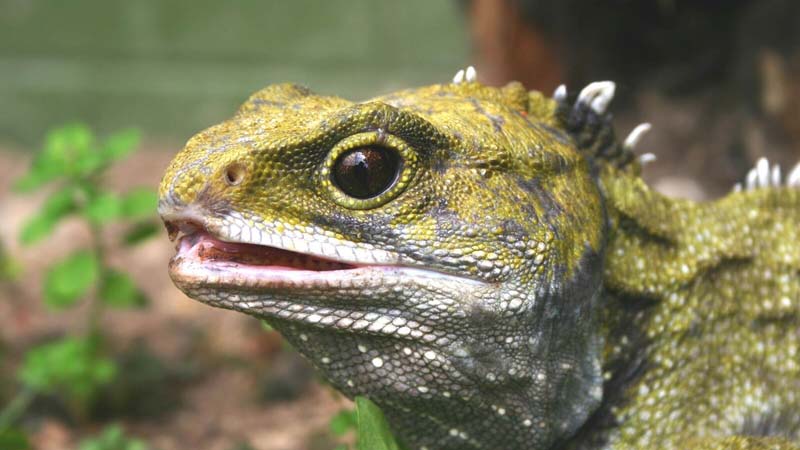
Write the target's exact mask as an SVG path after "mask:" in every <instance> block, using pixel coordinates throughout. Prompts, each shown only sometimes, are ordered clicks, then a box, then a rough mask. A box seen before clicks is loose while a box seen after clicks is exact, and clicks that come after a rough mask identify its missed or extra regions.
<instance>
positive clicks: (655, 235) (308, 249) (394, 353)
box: [159, 71, 800, 450]
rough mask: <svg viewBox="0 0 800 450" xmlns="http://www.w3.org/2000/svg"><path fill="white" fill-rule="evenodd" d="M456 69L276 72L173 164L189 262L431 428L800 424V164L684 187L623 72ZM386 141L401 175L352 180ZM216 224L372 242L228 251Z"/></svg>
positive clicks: (401, 421)
mask: <svg viewBox="0 0 800 450" xmlns="http://www.w3.org/2000/svg"><path fill="white" fill-rule="evenodd" d="M455 81H456V82H454V83H452V84H444V85H435V86H429V87H424V88H419V89H414V90H408V91H402V92H398V93H395V94H391V95H388V96H385V97H380V98H376V99H373V100H369V101H366V102H363V103H351V102H349V101H346V100H343V99H340V98H336V97H322V96H317V95H314V94H312V93H311V92H309V91H307V90H306V89H304V88H301V87H298V86H294V85H277V86H272V87H269V88H266V89H264V90H262V91H260V92H258V93H256V94H255V95H253V96H252V97H251V98H250V99H249V100H248V101H247V102H246V103H245V104H244V105H243V106H242V107H241V108H240V110H239V111H238V113H237V114H236V115H235V116H234V117H233V118H232V119H230V120H228V121H226V122H223V123H221V124H219V125H216V126H214V127H211V128H209V129H207V130H205V131H203V132H201V133H200V134H198V135H197V136H195V137H193V138H192V139H191V140H190V141H189V142H188V143H187V144H186V147H185V148H184V149H183V150H182V151H181V152H180V153H179V154H178V155H177V156H176V158H175V160H174V161H173V162H172V164H171V165H170V167H169V168H168V170H167V173H166V174H165V176H164V179H163V181H162V184H161V189H160V197H161V198H160V204H159V210H160V213H161V215H162V217H163V218H164V220H165V222H166V223H167V226H168V228H169V229H170V231H171V233H172V234H173V235H174V234H176V233H177V230H178V229H179V228H183V229H184V230H185V231H187V232H188V233H189V234H190V235H189V236H187V237H184V238H183V240H182V243H181V250H180V252H179V254H178V256H176V258H174V259H173V261H172V263H171V271H170V273H171V276H172V278H173V280H174V281H175V283H176V284H177V285H178V287H180V288H181V289H182V290H183V291H184V292H186V294H187V295H189V296H190V297H192V298H195V299H197V300H200V301H203V302H206V303H208V304H211V305H214V306H218V307H222V308H228V309H235V310H238V311H242V312H245V313H247V314H250V315H254V316H257V317H261V318H264V319H267V320H268V321H269V322H270V323H271V324H273V326H274V327H275V328H277V329H278V330H279V331H280V332H281V333H283V335H284V336H285V337H286V339H288V340H289V342H291V344H292V345H294V346H295V348H297V350H298V351H300V352H301V353H302V354H303V355H305V356H306V357H307V358H308V359H309V360H310V361H311V362H312V363H313V364H314V365H315V366H316V368H317V369H318V370H319V371H320V372H321V373H322V374H323V376H325V377H326V378H327V379H328V380H329V381H330V382H331V383H332V384H333V385H334V386H335V387H336V388H337V389H339V390H341V391H342V392H344V393H345V394H346V395H347V396H349V397H354V396H357V395H364V396H368V397H369V398H371V399H372V400H373V401H375V402H376V403H377V404H378V405H380V406H381V408H382V409H383V410H384V412H385V413H386V415H387V417H388V419H389V421H390V424H391V426H392V428H393V429H394V431H395V432H396V434H397V435H398V437H399V438H400V439H401V440H402V441H404V442H405V443H406V444H407V445H408V446H409V447H410V448H428V449H431V450H433V449H501V448H502V449H552V448H573V449H594V448H697V449H718V448H719V449H722V448H733V449H762V448H765V449H766V448H774V449H791V448H798V447H797V445H796V442H797V440H798V439H800V352H798V346H800V247H798V244H797V243H798V242H800V241H799V240H798V239H800V228H798V224H800V189H797V188H795V187H788V186H779V185H777V184H780V183H777V184H776V185H775V186H772V183H769V184H770V186H769V187H763V188H757V189H748V190H746V191H744V192H738V193H734V194H731V195H729V196H727V197H725V198H723V199H720V200H718V201H715V202H710V203H705V204H698V203H692V202H688V201H681V200H673V199H669V198H666V197H664V196H662V195H659V194H658V193H656V192H654V191H652V190H650V189H649V188H648V187H647V186H646V185H645V184H644V183H643V182H642V180H641V178H640V177H639V175H638V174H639V171H640V168H641V166H640V163H639V161H638V160H637V159H636V158H634V156H633V154H632V153H631V149H630V148H628V147H625V146H622V145H620V144H618V143H617V142H616V140H615V139H614V137H613V132H612V131H611V127H610V125H609V122H608V121H609V116H608V115H607V114H606V113H605V106H606V104H607V102H608V101H609V100H610V98H611V91H610V90H609V85H608V84H598V85H592V87H590V88H587V90H585V91H584V92H583V93H582V95H581V96H580V97H579V99H578V101H577V102H576V104H575V105H571V104H568V103H567V101H566V98H565V96H564V92H563V91H561V92H559V93H558V95H557V96H556V97H557V98H556V99H549V98H545V97H544V96H542V95H541V94H539V93H536V92H530V93H529V92H526V91H525V90H524V89H523V88H522V87H521V86H520V85H519V84H515V83H512V84H509V85H508V86H506V87H504V88H501V89H497V88H491V87H485V86H482V85H480V84H479V83H477V82H475V81H474V75H472V76H470V74H469V71H468V73H467V80H466V81H464V80H463V74H461V75H460V76H458V77H457V79H456V80H455ZM610 89H612V90H613V85H611V86H610ZM376 145H377V146H383V147H390V148H394V149H395V150H396V151H397V153H398V154H399V155H400V157H401V159H402V161H403V168H402V170H401V171H400V173H399V175H398V178H397V182H396V183H395V184H394V185H393V187H391V188H390V189H389V190H388V191H386V192H384V193H382V194H380V195H378V196H377V197H373V198H369V199H356V198H353V197H349V196H348V195H346V194H345V193H344V192H343V191H342V190H341V189H340V188H339V187H338V186H337V184H336V182H335V180H334V179H333V177H332V176H331V170H332V169H331V165H332V164H333V161H334V160H335V159H336V156H337V155H339V154H341V153H342V152H343V151H346V150H347V149H351V148H354V147H363V146H376ZM798 173H800V172H798ZM761 178H763V177H761ZM777 178H779V177H777ZM777 178H776V181H777ZM756 184H758V183H756ZM198 228H203V229H205V230H206V231H207V232H208V233H210V234H211V235H212V236H214V237H215V238H216V239H219V240H221V241H227V242H234V243H251V244H258V245H260V246H269V247H275V248H282V249H285V250H289V251H292V252H296V253H299V254H304V255H314V256H315V257H317V258H322V259H325V260H330V261H336V262H339V263H348V264H349V265H348V266H333V267H327V269H331V268H335V269H338V270H325V271H315V270H302V271H286V270H275V268H274V267H264V266H263V264H262V265H261V266H259V265H258V264H248V263H246V261H241V260H240V261H238V262H237V261H232V260H226V259H225V258H222V259H221V260H220V259H219V258H215V257H209V256H208V254H206V253H203V252H201V251H197V250H196V249H197V248H199V247H197V245H196V243H197V242H199V241H200V238H197V237H196V236H197V234H193V232H194V231H195V230H197V229H198ZM193 245H195V247H193ZM216 245H218V246H220V245H221V246H224V244H219V243H218V244H216ZM200 247H202V245H201V246H200ZM236 248H239V247H236ZM241 248H244V247H241ZM255 248H256V249H259V248H261V249H263V250H264V251H268V249H266V248H264V247H255ZM252 249H253V247H251V250H252ZM237 251H238V250H237ZM314 264H320V263H319V262H315V263H314ZM276 265H277V263H276ZM315 267H317V268H318V269H319V268H320V267H321V266H315ZM320 270H322V269H320ZM792 442H795V444H793V443H792Z"/></svg>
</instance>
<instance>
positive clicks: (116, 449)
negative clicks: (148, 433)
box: [78, 425, 149, 450]
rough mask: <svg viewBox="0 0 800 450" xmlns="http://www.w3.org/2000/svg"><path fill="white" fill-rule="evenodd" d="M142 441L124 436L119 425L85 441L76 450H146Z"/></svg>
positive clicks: (107, 428)
mask: <svg viewBox="0 0 800 450" xmlns="http://www.w3.org/2000/svg"><path fill="white" fill-rule="evenodd" d="M148 448H149V447H148V446H147V444H145V443H144V441H140V440H138V439H133V438H130V437H128V436H126V435H125V432H124V431H123V430H122V428H121V427H120V426H119V425H111V426H108V427H106V429H105V430H103V432H102V433H100V435H99V436H97V437H94V438H90V439H85V440H83V441H82V442H81V443H80V444H79V445H78V450H147V449H148Z"/></svg>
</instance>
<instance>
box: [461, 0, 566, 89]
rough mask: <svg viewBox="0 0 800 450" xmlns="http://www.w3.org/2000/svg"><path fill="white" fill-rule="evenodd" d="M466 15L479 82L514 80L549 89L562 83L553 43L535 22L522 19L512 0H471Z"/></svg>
mask: <svg viewBox="0 0 800 450" xmlns="http://www.w3.org/2000/svg"><path fill="white" fill-rule="evenodd" d="M468 15H469V17H470V21H469V31H470V34H471V36H472V40H473V47H474V48H475V58H476V65H477V66H478V67H480V68H481V69H482V71H481V72H480V76H481V81H482V82H484V83H486V84H490V85H500V84H504V83H506V82H508V81H509V80H516V81H519V82H521V83H522V84H524V85H525V86H526V87H528V88H529V89H535V90H538V91H542V92H552V91H553V89H555V88H556V86H558V85H559V84H561V83H562V81H563V79H564V74H563V69H562V67H561V64H562V63H561V61H560V60H559V59H558V57H557V52H556V50H555V45H554V44H553V43H552V42H551V41H549V40H548V39H546V38H545V36H544V34H543V33H542V30H540V29H539V27H537V26H536V24H531V23H527V22H525V21H524V20H523V16H522V14H521V13H520V11H519V9H518V7H517V5H516V4H515V3H514V2H509V1H506V0H473V1H472V2H470V3H469V8H468Z"/></svg>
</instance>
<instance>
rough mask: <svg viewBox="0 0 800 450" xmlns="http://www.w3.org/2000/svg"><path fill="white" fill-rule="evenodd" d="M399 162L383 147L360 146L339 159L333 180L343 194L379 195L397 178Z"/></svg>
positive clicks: (355, 195) (363, 197) (358, 195)
mask: <svg viewBox="0 0 800 450" xmlns="http://www.w3.org/2000/svg"><path fill="white" fill-rule="evenodd" d="M399 166H400V161H399V158H398V156H397V152H395V151H394V150H392V149H388V148H383V147H363V148H355V149H353V150H349V151H347V152H346V153H344V154H342V155H341V156H339V159H337V160H336V163H335V164H334V168H333V177H334V181H335V182H336V184H337V185H338V186H339V189H341V190H342V192H344V193H345V194H347V195H349V196H351V197H355V198H360V199H366V198H372V197H375V196H377V195H380V194H381V193H383V192H384V191H386V190H387V189H389V188H390V187H391V186H392V184H393V183H394V182H395V180H396V179H397V173H398V171H399Z"/></svg>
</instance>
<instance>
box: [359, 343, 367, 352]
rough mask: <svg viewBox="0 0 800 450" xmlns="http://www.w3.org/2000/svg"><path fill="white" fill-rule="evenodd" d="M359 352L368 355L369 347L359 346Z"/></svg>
mask: <svg viewBox="0 0 800 450" xmlns="http://www.w3.org/2000/svg"><path fill="white" fill-rule="evenodd" d="M358 351H360V352H361V353H366V352H367V347H364V346H363V345H361V344H358Z"/></svg>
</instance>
